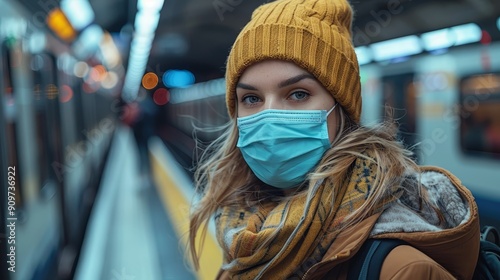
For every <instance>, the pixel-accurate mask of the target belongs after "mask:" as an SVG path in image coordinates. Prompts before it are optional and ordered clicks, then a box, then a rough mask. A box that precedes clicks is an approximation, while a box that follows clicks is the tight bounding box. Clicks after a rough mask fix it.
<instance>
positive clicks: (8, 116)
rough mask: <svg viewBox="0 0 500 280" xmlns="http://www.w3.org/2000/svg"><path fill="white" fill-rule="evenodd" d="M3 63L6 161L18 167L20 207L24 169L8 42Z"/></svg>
mask: <svg viewBox="0 0 500 280" xmlns="http://www.w3.org/2000/svg"><path fill="white" fill-rule="evenodd" d="M0 48H1V59H0V62H1V65H2V71H1V72H2V81H1V83H0V85H1V86H2V94H3V97H4V103H5V110H4V114H5V140H6V142H7V143H6V147H7V155H5V156H6V162H7V166H13V167H15V169H16V173H15V177H16V186H17V188H16V204H17V205H18V206H19V207H22V205H23V196H22V191H21V186H22V176H20V174H21V173H22V170H21V169H20V167H19V161H18V157H17V156H18V155H19V149H18V146H17V143H18V141H17V140H18V139H17V135H16V133H17V123H16V118H15V115H16V114H15V110H16V106H15V105H16V104H15V100H14V93H15V91H14V84H13V79H12V70H13V63H12V52H11V50H10V49H9V46H8V45H7V43H6V42H3V43H2V44H1V47H0Z"/></svg>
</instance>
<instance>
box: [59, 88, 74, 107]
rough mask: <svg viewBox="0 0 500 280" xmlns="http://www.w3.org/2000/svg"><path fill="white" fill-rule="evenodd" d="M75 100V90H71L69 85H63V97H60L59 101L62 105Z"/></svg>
mask: <svg viewBox="0 0 500 280" xmlns="http://www.w3.org/2000/svg"><path fill="white" fill-rule="evenodd" d="M72 98H73V90H72V89H71V87H70V86H68V85H62V86H61V95H60V97H59V100H60V101H61V102H62V103H66V102H69V101H70V100H71V99H72Z"/></svg>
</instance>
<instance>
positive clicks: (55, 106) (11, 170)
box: [0, 0, 124, 279]
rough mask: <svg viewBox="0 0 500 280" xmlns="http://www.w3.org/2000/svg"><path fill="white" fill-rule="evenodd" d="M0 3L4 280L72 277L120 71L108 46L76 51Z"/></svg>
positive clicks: (15, 7)
mask: <svg viewBox="0 0 500 280" xmlns="http://www.w3.org/2000/svg"><path fill="white" fill-rule="evenodd" d="M0 5H1V7H2V8H1V9H0V43H1V45H0V48H1V53H0V65H1V67H0V77H1V78H0V131H1V134H0V150H1V152H0V161H1V169H2V170H1V171H0V178H1V181H0V186H1V191H0V199H1V201H2V202H1V203H0V205H1V209H0V215H1V221H2V230H1V231H0V234H1V235H0V247H1V250H0V251H1V252H2V253H1V255H0V279H70V278H71V275H72V273H73V271H74V268H75V265H76V263H77V261H78V253H79V250H80V247H81V244H82V240H83V237H84V232H85V227H86V224H87V220H88V217H89V213H90V210H91V208H92V204H93V201H94V197H95V195H96V192H97V190H98V183H99V181H100V176H101V174H102V171H103V164H104V162H105V160H106V156H107V152H108V150H109V147H110V142H111V138H112V135H113V131H114V128H115V126H116V121H117V119H118V118H117V116H118V114H119V111H120V106H119V104H118V103H117V98H116V96H117V94H119V88H120V84H119V81H120V80H121V79H122V76H123V72H124V70H123V66H121V63H120V61H112V62H111V61H109V60H105V59H103V57H104V56H103V55H102V52H103V51H105V50H103V48H104V46H103V45H101V46H82V45H79V47H80V48H81V49H80V50H79V52H77V51H75V49H74V47H75V46H77V44H78V42H75V43H74V44H73V45H70V44H68V42H65V41H63V40H61V38H59V37H56V36H55V35H54V33H53V32H51V31H50V30H49V29H48V28H47V27H46V26H45V24H44V22H39V21H38V20H37V18H36V17H34V16H32V15H31V14H28V13H27V12H26V10H25V9H24V7H22V6H20V4H19V3H18V2H17V1H3V0H0ZM54 16H57V14H54ZM107 36H109V35H108V34H105V33H104V32H103V34H102V38H103V42H106V41H107V40H106V37H107ZM108 42H109V40H108ZM82 48H83V49H82ZM82 50H83V51H82ZM106 51H109V50H106ZM112 57H116V56H112ZM108 58H109V56H108Z"/></svg>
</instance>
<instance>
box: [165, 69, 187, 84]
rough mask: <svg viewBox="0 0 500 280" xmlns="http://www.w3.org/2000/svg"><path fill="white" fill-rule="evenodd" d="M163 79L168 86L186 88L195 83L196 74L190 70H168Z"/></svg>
mask: <svg viewBox="0 0 500 280" xmlns="http://www.w3.org/2000/svg"><path fill="white" fill-rule="evenodd" d="M162 81H163V84H164V85H165V86H166V87H168V88H185V87H188V86H191V85H193V84H194V75H193V73H191V72H190V71H188V70H168V71H166V72H165V73H164V74H163V77H162Z"/></svg>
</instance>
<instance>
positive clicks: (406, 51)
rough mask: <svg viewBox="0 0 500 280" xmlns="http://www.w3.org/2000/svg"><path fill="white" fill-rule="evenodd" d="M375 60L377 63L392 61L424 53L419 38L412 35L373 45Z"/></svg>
mask: <svg viewBox="0 0 500 280" xmlns="http://www.w3.org/2000/svg"><path fill="white" fill-rule="evenodd" d="M370 47H371V49H372V51H373V58H374V60H376V61H384V60H391V59H394V58H401V57H405V56H410V55H415V54H419V53H421V52H422V50H423V49H422V45H421V43H420V40H419V37H418V36H416V35H410V36H405V37H400V38H396V39H392V40H387V41H383V42H379V43H374V44H371V46H370Z"/></svg>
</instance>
